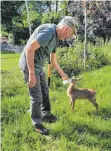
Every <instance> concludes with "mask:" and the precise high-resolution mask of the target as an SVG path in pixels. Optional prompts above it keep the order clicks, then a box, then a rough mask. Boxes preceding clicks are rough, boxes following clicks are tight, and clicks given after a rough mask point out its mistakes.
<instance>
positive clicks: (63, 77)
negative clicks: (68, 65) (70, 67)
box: [61, 74, 69, 80]
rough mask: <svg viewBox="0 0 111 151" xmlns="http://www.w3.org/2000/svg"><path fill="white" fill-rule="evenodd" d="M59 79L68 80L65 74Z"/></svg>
mask: <svg viewBox="0 0 111 151" xmlns="http://www.w3.org/2000/svg"><path fill="white" fill-rule="evenodd" d="M61 78H62V80H68V79H69V78H68V76H67V74H63V75H62V76H61Z"/></svg>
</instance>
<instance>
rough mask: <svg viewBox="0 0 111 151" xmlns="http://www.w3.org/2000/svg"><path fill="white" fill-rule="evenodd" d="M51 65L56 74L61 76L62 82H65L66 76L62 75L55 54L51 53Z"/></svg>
mask: <svg viewBox="0 0 111 151" xmlns="http://www.w3.org/2000/svg"><path fill="white" fill-rule="evenodd" d="M51 63H52V65H53V67H54V68H55V69H56V71H57V72H58V74H59V75H60V76H61V78H62V80H67V79H68V76H67V74H65V73H64V71H63V70H62V69H61V67H60V66H59V64H58V62H57V59H56V53H51Z"/></svg>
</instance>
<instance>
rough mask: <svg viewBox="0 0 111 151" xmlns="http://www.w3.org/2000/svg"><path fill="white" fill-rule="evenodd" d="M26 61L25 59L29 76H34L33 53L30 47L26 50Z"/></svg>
mask: <svg viewBox="0 0 111 151" xmlns="http://www.w3.org/2000/svg"><path fill="white" fill-rule="evenodd" d="M26 59H27V66H28V70H29V74H35V69H34V51H32V50H31V49H30V47H28V48H27V51H26Z"/></svg>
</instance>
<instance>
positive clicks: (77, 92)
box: [67, 78, 98, 112]
mask: <svg viewBox="0 0 111 151" xmlns="http://www.w3.org/2000/svg"><path fill="white" fill-rule="evenodd" d="M80 79H81V78H73V79H72V80H71V83H70V85H69V87H68V88H67V96H68V97H69V98H70V101H71V108H72V111H74V106H75V101H76V99H88V100H89V101H90V102H91V103H92V104H93V105H94V106H95V107H96V112H98V104H97V103H96V98H95V95H96V92H95V90H93V89H82V88H75V84H76V81H79V80H80Z"/></svg>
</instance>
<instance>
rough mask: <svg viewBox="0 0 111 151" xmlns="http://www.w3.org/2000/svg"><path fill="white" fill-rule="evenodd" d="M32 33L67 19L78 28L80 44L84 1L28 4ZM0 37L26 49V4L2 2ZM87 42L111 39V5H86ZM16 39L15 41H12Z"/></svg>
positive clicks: (108, 2) (108, 3)
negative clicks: (43, 26) (44, 25)
mask: <svg viewBox="0 0 111 151" xmlns="http://www.w3.org/2000/svg"><path fill="white" fill-rule="evenodd" d="M27 3H28V7H29V16H30V25H31V29H32V32H33V31H34V30H35V28H36V27H38V26H39V25H40V24H42V23H56V24H57V23H58V22H59V20H60V19H62V18H63V17H64V16H66V15H71V16H73V17H74V18H75V19H76V20H77V22H78V25H79V30H78V35H79V40H81V41H83V40H84V5H83V4H82V1H70V0H67V1H52V0H51V1H27ZM1 8H2V9H1V29H2V30H1V34H2V36H7V37H8V38H9V41H10V42H13V43H14V44H16V45H24V44H25V43H26V41H27V39H28V38H29V29H28V28H29V25H28V21H27V12H26V4H25V1H1ZM86 8H87V40H88V41H90V42H92V43H93V44H95V43H96V39H97V37H101V38H103V39H104V42H105V41H106V40H107V39H108V40H110V37H111V30H110V27H111V17H110V16H111V13H110V12H111V1H107V0H105V1H96V0H93V1H87V3H86ZM12 39H13V40H12Z"/></svg>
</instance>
